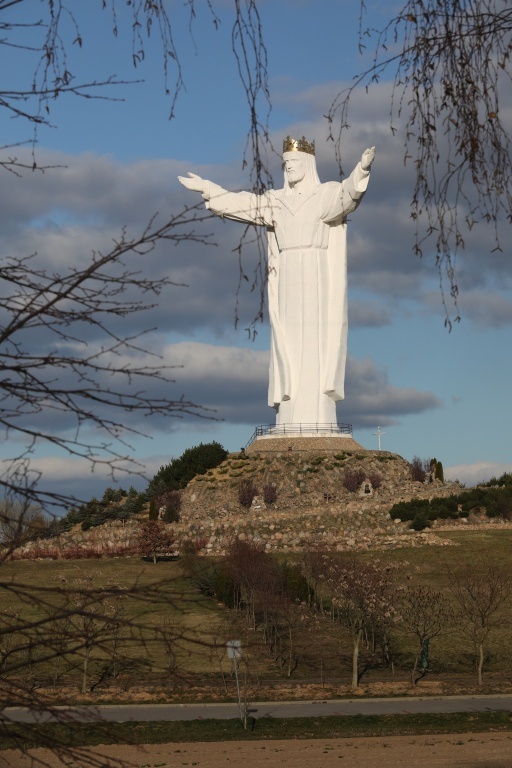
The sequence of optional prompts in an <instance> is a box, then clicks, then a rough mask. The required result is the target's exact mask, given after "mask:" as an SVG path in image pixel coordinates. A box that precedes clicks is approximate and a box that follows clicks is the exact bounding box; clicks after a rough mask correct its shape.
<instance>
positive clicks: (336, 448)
mask: <svg viewBox="0 0 512 768" xmlns="http://www.w3.org/2000/svg"><path fill="white" fill-rule="evenodd" d="M244 451H245V452H247V453H275V452H279V453H281V452H283V451H320V452H322V451H327V452H329V453H332V452H334V453H337V452H343V451H349V452H351V451H364V448H363V447H362V446H361V445H359V443H357V442H356V441H355V440H354V438H353V436H352V425H351V424H267V425H262V426H260V427H256V429H255V431H254V433H253V435H252V437H251V439H250V440H249V442H248V443H247V445H246V446H245V448H244Z"/></svg>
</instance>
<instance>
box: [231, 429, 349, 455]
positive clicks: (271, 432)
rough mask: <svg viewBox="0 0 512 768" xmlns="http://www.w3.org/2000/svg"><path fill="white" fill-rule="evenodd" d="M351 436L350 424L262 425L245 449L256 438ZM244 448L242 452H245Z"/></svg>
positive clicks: (255, 431) (255, 430)
mask: <svg viewBox="0 0 512 768" xmlns="http://www.w3.org/2000/svg"><path fill="white" fill-rule="evenodd" d="M312 434H315V435H351V434H352V424H262V425H261V426H259V427H256V428H255V429H254V432H253V434H252V436H251V438H250V440H249V441H248V443H247V445H246V446H245V448H248V447H249V446H250V445H251V443H253V442H254V441H255V440H256V438H258V437H265V436H267V437H274V436H275V437H281V436H282V435H290V437H292V436H295V437H296V436H297V435H308V436H310V435H312ZM245 448H244V450H245Z"/></svg>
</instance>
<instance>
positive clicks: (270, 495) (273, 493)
mask: <svg viewBox="0 0 512 768" xmlns="http://www.w3.org/2000/svg"><path fill="white" fill-rule="evenodd" d="M263 501H264V502H265V504H273V503H274V502H275V501H277V487H276V486H275V485H272V483H267V484H266V485H264V486H263Z"/></svg>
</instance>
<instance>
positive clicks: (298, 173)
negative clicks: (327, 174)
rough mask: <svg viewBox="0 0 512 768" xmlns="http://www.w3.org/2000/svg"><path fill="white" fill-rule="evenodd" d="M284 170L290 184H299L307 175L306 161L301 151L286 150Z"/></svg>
mask: <svg viewBox="0 0 512 768" xmlns="http://www.w3.org/2000/svg"><path fill="white" fill-rule="evenodd" d="M283 160H284V170H285V173H286V178H287V179H288V184H291V185H292V186H293V184H297V182H298V181H302V179H303V178H304V176H305V175H306V163H305V162H304V158H303V157H301V153H300V152H285V153H284V155H283Z"/></svg>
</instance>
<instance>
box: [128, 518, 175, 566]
mask: <svg viewBox="0 0 512 768" xmlns="http://www.w3.org/2000/svg"><path fill="white" fill-rule="evenodd" d="M174 540H175V539H174V535H173V534H172V533H171V531H169V529H168V528H167V526H166V525H164V523H162V522H160V521H159V520H147V521H145V522H143V523H141V526H140V528H139V532H138V534H137V551H138V553H139V554H140V555H141V557H151V558H153V563H154V564H155V565H156V560H157V556H158V554H159V553H161V552H168V551H169V549H171V548H172V546H173V544H174Z"/></svg>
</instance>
